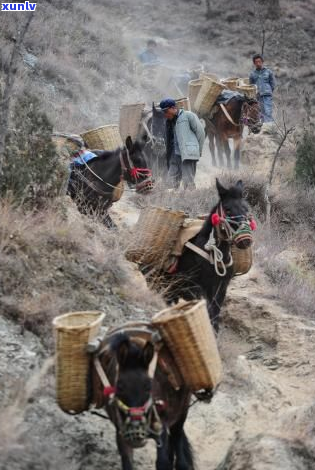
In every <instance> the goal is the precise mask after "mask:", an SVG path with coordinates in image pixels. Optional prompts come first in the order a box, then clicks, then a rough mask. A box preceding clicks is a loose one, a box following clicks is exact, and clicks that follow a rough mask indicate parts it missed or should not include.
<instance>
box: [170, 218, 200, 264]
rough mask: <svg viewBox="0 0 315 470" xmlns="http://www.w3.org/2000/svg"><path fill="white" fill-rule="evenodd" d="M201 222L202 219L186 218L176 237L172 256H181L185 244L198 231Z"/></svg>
mask: <svg viewBox="0 0 315 470" xmlns="http://www.w3.org/2000/svg"><path fill="white" fill-rule="evenodd" d="M203 224H204V220H198V219H186V220H185V222H184V225H183V227H182V228H181V230H180V232H179V236H178V239H177V241H176V244H175V247H174V249H173V250H172V253H171V254H172V255H173V256H181V255H182V254H183V251H184V247H185V244H186V243H187V242H189V240H191V239H192V238H194V237H195V236H196V235H197V234H198V233H199V232H200V230H201V228H202V226H203Z"/></svg>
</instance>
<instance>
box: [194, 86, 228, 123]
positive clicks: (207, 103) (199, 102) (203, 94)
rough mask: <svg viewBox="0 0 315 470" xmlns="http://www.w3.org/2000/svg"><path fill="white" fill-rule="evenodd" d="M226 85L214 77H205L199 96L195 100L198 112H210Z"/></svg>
mask: <svg viewBox="0 0 315 470" xmlns="http://www.w3.org/2000/svg"><path fill="white" fill-rule="evenodd" d="M224 89H225V86H224V85H222V83H219V82H217V81H215V80H212V78H204V79H203V83H202V85H201V88H200V90H199V93H198V96H197V98H196V101H195V109H196V112H197V113H198V114H199V115H200V116H204V115H205V114H207V113H209V112H210V110H211V108H212V106H213V105H214V103H215V102H216V99H217V97H218V96H219V95H220V93H221V92H222V90H224Z"/></svg>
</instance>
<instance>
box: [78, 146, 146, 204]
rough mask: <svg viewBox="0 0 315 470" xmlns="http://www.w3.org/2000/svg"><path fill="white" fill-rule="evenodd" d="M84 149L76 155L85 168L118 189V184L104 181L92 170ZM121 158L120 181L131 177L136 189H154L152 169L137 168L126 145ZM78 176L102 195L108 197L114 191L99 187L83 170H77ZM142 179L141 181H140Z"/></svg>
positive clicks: (121, 150)
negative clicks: (85, 158) (84, 154)
mask: <svg viewBox="0 0 315 470" xmlns="http://www.w3.org/2000/svg"><path fill="white" fill-rule="evenodd" d="M82 154H83V151H81V150H80V151H79V152H77V153H76V154H75V156H78V157H79V158H80V160H81V162H82V164H83V165H84V166H85V168H86V169H87V170H88V171H89V172H90V173H91V174H92V175H93V176H94V177H95V178H97V179H98V180H99V181H101V182H102V183H103V184H104V186H107V187H108V188H111V189H113V190H115V189H116V186H114V185H112V184H110V183H108V182H107V181H104V180H103V178H101V176H99V175H98V174H97V173H95V171H93V170H92V168H91V167H90V166H89V165H88V164H87V162H86V161H85V160H84V158H83V157H82ZM119 160H120V166H121V175H120V181H121V182H122V181H123V180H124V179H126V180H128V179H131V180H133V181H134V182H135V183H136V190H137V192H147V191H150V190H151V189H153V182H152V171H151V170H150V169H149V168H137V167H135V166H134V164H133V162H132V160H131V158H130V154H129V151H128V149H127V148H126V147H124V148H123V149H119ZM77 174H78V177H79V179H80V180H81V181H83V182H84V183H85V184H86V185H87V186H89V187H90V188H91V189H93V191H95V192H97V193H98V194H100V195H101V196H105V197H108V196H109V195H111V194H112V191H104V190H103V189H101V188H99V187H98V186H97V185H95V184H94V183H93V181H90V180H89V179H88V178H86V177H85V176H84V175H83V174H82V172H79V171H78V172H77ZM139 180H141V181H139Z"/></svg>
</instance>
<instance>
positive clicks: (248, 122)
mask: <svg viewBox="0 0 315 470" xmlns="http://www.w3.org/2000/svg"><path fill="white" fill-rule="evenodd" d="M219 106H220V108H221V110H222V112H223V113H224V115H225V117H226V119H227V120H228V121H229V122H230V123H231V124H233V126H235V127H242V126H244V125H245V126H248V128H249V130H250V131H252V130H253V129H257V128H260V127H261V126H262V123H261V119H259V121H257V119H254V118H253V117H252V113H253V109H254V110H255V114H256V113H257V115H258V114H259V112H260V106H259V103H258V101H256V100H252V102H251V103H249V102H248V101H244V103H243V104H242V109H241V116H240V120H239V122H235V121H234V119H233V118H232V116H231V115H230V113H229V112H228V110H227V109H226V106H225V105H224V104H223V103H220V105H219Z"/></svg>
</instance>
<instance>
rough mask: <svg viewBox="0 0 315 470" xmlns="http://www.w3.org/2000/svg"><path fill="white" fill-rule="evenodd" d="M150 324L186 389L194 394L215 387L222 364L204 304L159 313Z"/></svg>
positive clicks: (220, 375) (172, 308)
mask: <svg viewBox="0 0 315 470" xmlns="http://www.w3.org/2000/svg"><path fill="white" fill-rule="evenodd" d="M152 324H153V326H155V327H156V328H158V330H159V331H160V334H161V336H162V338H163V340H164V341H165V343H166V344H167V346H168V348H169V350H170V351H171V353H172V355H173V357H174V360H175V363H176V365H177V367H178V368H179V370H180V373H181V375H182V377H183V380H184V382H185V384H186V386H187V387H189V388H190V389H191V390H192V391H194V392H196V391H198V390H201V389H213V388H214V387H216V386H217V385H218V383H219V382H220V380H221V378H222V364H221V360H220V355H219V352H218V348H217V343H216V339H215V335H214V331H213V329H212V326H211V323H210V320H209V314H208V310H207V306H206V301H205V300H202V301H191V302H181V303H179V304H178V305H176V306H174V307H171V308H168V309H166V310H162V312H160V313H158V314H157V315H155V316H154V317H153V319H152Z"/></svg>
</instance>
